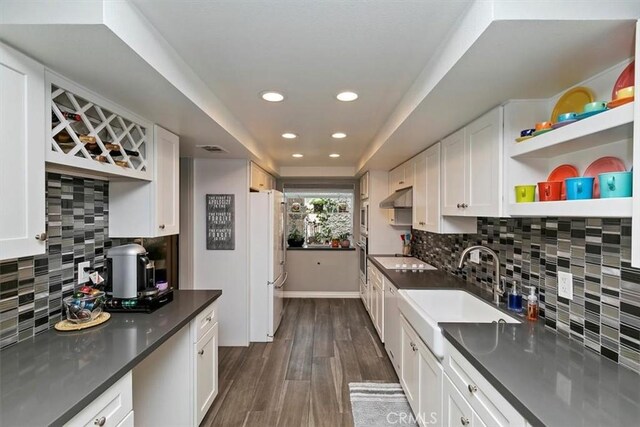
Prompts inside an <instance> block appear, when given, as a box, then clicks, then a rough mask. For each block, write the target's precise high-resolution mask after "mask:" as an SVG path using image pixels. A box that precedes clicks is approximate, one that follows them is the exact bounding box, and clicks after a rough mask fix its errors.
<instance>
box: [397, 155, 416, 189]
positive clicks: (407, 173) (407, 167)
mask: <svg viewBox="0 0 640 427" xmlns="http://www.w3.org/2000/svg"><path fill="white" fill-rule="evenodd" d="M402 168H403V169H404V173H403V175H404V179H403V180H402V183H401V184H400V186H401V188H405V187H411V186H413V179H414V173H415V171H414V168H415V159H411V160H407V161H406V162H404V163H403V164H402Z"/></svg>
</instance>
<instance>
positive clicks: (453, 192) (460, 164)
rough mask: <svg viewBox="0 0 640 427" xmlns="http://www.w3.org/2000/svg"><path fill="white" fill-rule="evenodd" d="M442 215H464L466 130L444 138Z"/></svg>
mask: <svg viewBox="0 0 640 427" xmlns="http://www.w3.org/2000/svg"><path fill="white" fill-rule="evenodd" d="M441 145H442V187H441V188H442V195H441V200H442V215H457V216H464V208H462V205H463V204H464V203H465V183H466V181H467V179H466V176H467V165H466V161H465V157H466V154H465V150H466V148H465V146H466V144H465V130H464V129H461V130H459V131H458V132H456V133H454V134H452V135H449V136H448V137H446V138H445V139H443V140H442V143H441Z"/></svg>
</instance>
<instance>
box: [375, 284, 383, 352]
mask: <svg viewBox="0 0 640 427" xmlns="http://www.w3.org/2000/svg"><path fill="white" fill-rule="evenodd" d="M376 294H378V297H377V301H378V306H377V307H376V309H377V313H376V329H377V330H378V336H379V337H380V341H382V342H384V278H383V277H382V276H380V277H379V279H378V286H377V288H376Z"/></svg>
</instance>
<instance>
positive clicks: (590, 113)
mask: <svg viewBox="0 0 640 427" xmlns="http://www.w3.org/2000/svg"><path fill="white" fill-rule="evenodd" d="M605 111H607V109H606V108H605V109H604V110H596V111H588V112H586V113H580V114H578V116H577V117H576V119H578V120H582V119H586V118H587V117H591V116H595V115H596V114H600V113H604V112H605Z"/></svg>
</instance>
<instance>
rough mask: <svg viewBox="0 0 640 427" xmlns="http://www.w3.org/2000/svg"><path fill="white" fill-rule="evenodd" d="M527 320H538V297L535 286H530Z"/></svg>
mask: <svg viewBox="0 0 640 427" xmlns="http://www.w3.org/2000/svg"><path fill="white" fill-rule="evenodd" d="M527 320H532V321H536V320H538V297H537V296H536V288H535V286H529V296H528V297H527Z"/></svg>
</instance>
